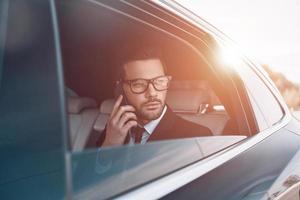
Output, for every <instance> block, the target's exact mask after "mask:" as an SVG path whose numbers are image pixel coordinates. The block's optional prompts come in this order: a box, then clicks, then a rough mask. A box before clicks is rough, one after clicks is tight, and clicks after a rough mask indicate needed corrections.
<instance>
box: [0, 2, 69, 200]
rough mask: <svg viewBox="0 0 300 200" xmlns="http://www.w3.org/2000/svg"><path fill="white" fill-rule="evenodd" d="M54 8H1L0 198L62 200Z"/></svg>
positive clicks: (22, 4) (61, 121) (25, 5)
mask: <svg viewBox="0 0 300 200" xmlns="http://www.w3.org/2000/svg"><path fill="white" fill-rule="evenodd" d="M52 9H53V2H50V1H39V0H28V1H6V0H4V1H1V2H0V77H1V78H0V88H1V89H0V138H1V139H0V140H1V142H0V158H1V165H0V198H1V199H63V198H64V197H65V195H66V192H65V191H66V190H65V180H66V177H65V175H66V174H65V163H64V158H65V157H64V155H65V154H64V150H65V149H64V147H65V145H64V133H65V131H66V127H67V126H66V120H65V118H64V112H65V108H64V87H63V84H62V82H63V81H62V69H61V66H60V65H59V62H60V61H59V54H58V46H57V45H56V44H57V39H58V38H57V35H55V29H54V27H53V23H54V21H53V17H55V15H53V13H52V11H53V10H52Z"/></svg>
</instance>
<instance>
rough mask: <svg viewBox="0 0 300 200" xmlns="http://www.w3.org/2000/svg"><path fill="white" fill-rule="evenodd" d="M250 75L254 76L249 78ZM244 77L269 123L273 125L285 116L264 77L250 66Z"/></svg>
mask: <svg viewBox="0 0 300 200" xmlns="http://www.w3.org/2000/svg"><path fill="white" fill-rule="evenodd" d="M247 69H248V70H247ZM246 74H248V76H246ZM249 76H251V77H252V78H251V79H249V78H247V77H249ZM242 78H243V80H244V81H245V84H246V87H247V89H248V91H249V93H251V95H252V96H253V99H254V100H255V101H256V103H257V105H258V106H259V109H260V110H261V113H263V116H264V118H265V119H266V121H267V123H268V125H269V126H273V125H274V124H276V123H277V122H279V121H280V120H281V119H282V117H283V111H282V108H281V106H280V104H279V103H278V101H277V100H276V97H275V96H274V94H273V93H272V92H271V91H270V89H269V88H268V87H267V86H266V84H265V83H264V82H263V81H262V79H261V78H260V77H259V76H258V75H257V74H256V73H255V72H254V71H253V70H251V69H250V68H249V67H248V68H245V74H244V75H242Z"/></svg>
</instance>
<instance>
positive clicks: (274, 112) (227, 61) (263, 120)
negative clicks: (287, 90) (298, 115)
mask: <svg viewBox="0 0 300 200" xmlns="http://www.w3.org/2000/svg"><path fill="white" fill-rule="evenodd" d="M220 58H221V59H220V60H221V61H222V63H223V64H224V66H225V67H226V68H227V69H229V71H233V72H234V73H236V72H237V74H239V76H240V77H241V79H242V80H243V82H244V87H245V89H246V90H247V93H248V98H249V100H250V102H251V107H252V110H253V112H254V114H255V117H256V121H257V125H258V128H259V130H264V129H266V128H267V127H270V126H272V125H273V124H275V123H277V122H278V121H279V120H280V119H281V118H282V117H283V110H282V108H281V106H280V104H279V103H278V101H277V100H276V98H275V96H274V95H273V93H272V92H271V91H270V89H269V88H268V87H267V86H266V84H265V83H264V82H263V81H262V79H261V77H260V76H259V75H258V74H257V73H256V72H255V71H254V70H253V69H251V67H249V65H248V64H246V62H245V61H244V60H243V56H241V53H240V52H238V51H237V48H235V47H234V46H230V45H227V44H225V45H222V48H221V51H220Z"/></svg>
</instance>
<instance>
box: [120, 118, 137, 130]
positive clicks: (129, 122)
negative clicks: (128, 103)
mask: <svg viewBox="0 0 300 200" xmlns="http://www.w3.org/2000/svg"><path fill="white" fill-rule="evenodd" d="M137 125H138V124H137V121H133V120H131V121H128V122H127V123H126V124H125V126H124V127H123V129H124V131H125V132H126V133H128V131H129V129H131V128H132V127H136V126H137Z"/></svg>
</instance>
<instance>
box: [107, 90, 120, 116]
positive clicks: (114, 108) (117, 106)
mask: <svg viewBox="0 0 300 200" xmlns="http://www.w3.org/2000/svg"><path fill="white" fill-rule="evenodd" d="M122 100H123V95H120V96H119V97H118V98H117V101H116V103H115V105H114V107H113V110H112V112H111V114H110V115H111V116H114V115H115V113H116V112H117V111H118V109H119V107H120V105H121V103H122Z"/></svg>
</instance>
